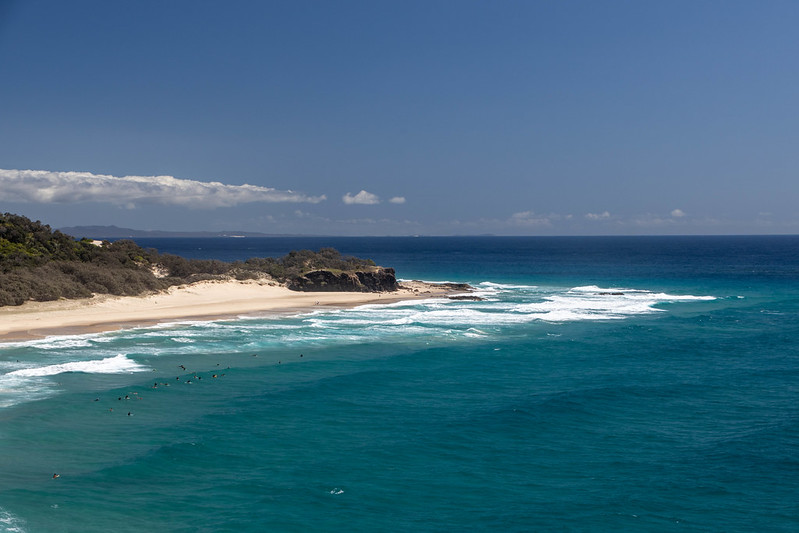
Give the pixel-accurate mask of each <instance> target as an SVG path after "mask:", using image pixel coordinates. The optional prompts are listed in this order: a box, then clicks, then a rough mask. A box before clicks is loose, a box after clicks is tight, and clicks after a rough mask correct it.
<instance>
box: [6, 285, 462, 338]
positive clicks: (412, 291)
mask: <svg viewBox="0 0 799 533" xmlns="http://www.w3.org/2000/svg"><path fill="white" fill-rule="evenodd" d="M451 292H452V289H451V288H447V287H437V286H434V285H430V284H425V283H421V282H405V283H403V284H402V288H401V289H400V290H398V291H396V292H384V293H363V292H296V291H290V290H289V289H287V288H286V287H284V286H282V285H277V284H274V283H268V282H255V281H205V282H200V283H194V284H191V285H184V286H179V287H171V288H170V289H168V290H166V291H163V292H159V293H154V294H149V295H145V296H122V297H120V296H109V295H97V296H95V297H93V298H87V299H80V300H59V301H55V302H27V303H25V304H23V305H21V306H7V307H0V342H4V341H6V342H8V341H18V340H28V339H35V338H40V337H46V336H50V335H66V334H80V333H90V332H97V331H110V330H116V329H124V328H131V327H137V326H146V325H152V324H157V323H160V322H170V321H178V320H186V319H208V320H211V319H222V318H235V317H237V316H241V315H244V314H246V315H257V314H262V315H268V314H274V313H292V312H293V313H296V312H302V311H310V310H314V309H325V308H341V307H353V306H357V305H364V304H385V303H392V302H397V301H401V300H410V299H420V298H432V297H437V296H446V295H447V294H449V293H451Z"/></svg>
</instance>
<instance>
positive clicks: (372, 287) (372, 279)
mask: <svg viewBox="0 0 799 533" xmlns="http://www.w3.org/2000/svg"><path fill="white" fill-rule="evenodd" d="M288 288H289V289H291V290H293V291H305V292H384V291H396V290H397V288H398V287H397V278H396V277H395V275H394V269H393V268H382V267H381V268H377V269H376V270H374V271H369V272H364V271H357V272H341V273H339V274H337V273H334V272H331V271H329V270H314V271H312V272H308V273H307V274H304V275H302V276H297V277H295V278H294V279H292V280H291V281H289V283H288Z"/></svg>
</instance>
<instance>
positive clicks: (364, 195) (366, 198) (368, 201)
mask: <svg viewBox="0 0 799 533" xmlns="http://www.w3.org/2000/svg"><path fill="white" fill-rule="evenodd" d="M341 200H342V201H343V202H344V203H345V204H347V205H352V204H360V205H374V204H379V203H380V198H379V197H378V196H377V195H376V194H372V193H370V192H366V191H364V190H362V191H361V192H359V193H358V194H356V195H352V194H350V193H347V194H345V195H344V196H342V197H341Z"/></svg>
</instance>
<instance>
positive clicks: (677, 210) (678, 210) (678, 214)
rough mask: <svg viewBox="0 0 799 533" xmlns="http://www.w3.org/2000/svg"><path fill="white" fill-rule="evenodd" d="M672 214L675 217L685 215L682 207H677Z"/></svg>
mask: <svg viewBox="0 0 799 533" xmlns="http://www.w3.org/2000/svg"><path fill="white" fill-rule="evenodd" d="M671 216H673V217H674V218H680V217H684V216H685V213H684V212H683V210H682V209H675V210H674V211H672V212H671Z"/></svg>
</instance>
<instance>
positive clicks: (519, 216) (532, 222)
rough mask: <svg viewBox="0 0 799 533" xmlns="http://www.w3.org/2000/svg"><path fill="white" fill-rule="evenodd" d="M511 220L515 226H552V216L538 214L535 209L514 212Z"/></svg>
mask: <svg viewBox="0 0 799 533" xmlns="http://www.w3.org/2000/svg"><path fill="white" fill-rule="evenodd" d="M509 222H510V223H511V224H512V225H514V226H551V225H552V221H551V220H550V217H547V216H544V215H537V214H535V213H534V212H533V211H521V212H519V213H513V214H512V215H511V217H510V220H509Z"/></svg>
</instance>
